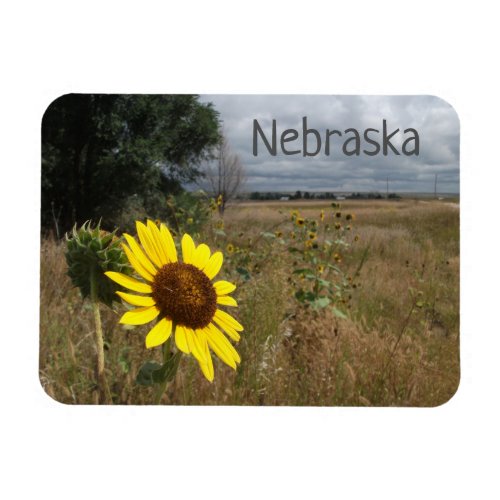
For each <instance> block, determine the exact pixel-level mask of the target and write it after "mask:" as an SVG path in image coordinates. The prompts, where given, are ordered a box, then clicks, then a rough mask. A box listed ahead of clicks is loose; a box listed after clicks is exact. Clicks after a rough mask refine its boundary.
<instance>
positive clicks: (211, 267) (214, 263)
mask: <svg viewBox="0 0 500 500" xmlns="http://www.w3.org/2000/svg"><path fill="white" fill-rule="evenodd" d="M223 260H224V257H223V255H222V252H215V253H214V254H213V255H212V257H210V259H209V261H208V263H207V265H206V266H205V268H204V269H203V271H204V273H205V274H206V275H207V276H208V278H209V279H212V278H214V276H216V275H217V273H218V272H219V271H220V268H221V267H222V261H223Z"/></svg>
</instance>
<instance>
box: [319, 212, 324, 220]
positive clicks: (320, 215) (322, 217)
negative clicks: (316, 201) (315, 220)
mask: <svg viewBox="0 0 500 500" xmlns="http://www.w3.org/2000/svg"><path fill="white" fill-rule="evenodd" d="M319 220H320V221H321V222H323V221H324V220H325V211H324V210H321V212H320V213H319Z"/></svg>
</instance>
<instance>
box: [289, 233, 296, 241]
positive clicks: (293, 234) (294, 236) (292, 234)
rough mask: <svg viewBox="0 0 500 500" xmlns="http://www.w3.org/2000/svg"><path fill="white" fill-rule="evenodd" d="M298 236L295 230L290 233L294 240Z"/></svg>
mask: <svg viewBox="0 0 500 500" xmlns="http://www.w3.org/2000/svg"><path fill="white" fill-rule="evenodd" d="M296 237H297V235H296V234H295V232H294V231H292V232H291V233H290V238H292V240H294V239H295V238H296Z"/></svg>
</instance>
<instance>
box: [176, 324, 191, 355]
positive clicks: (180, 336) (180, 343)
mask: <svg viewBox="0 0 500 500" xmlns="http://www.w3.org/2000/svg"><path fill="white" fill-rule="evenodd" d="M175 345H176V346H177V347H178V349H179V351H182V352H183V353H185V354H189V352H190V351H189V345H188V343H187V338H186V330H185V328H184V327H183V326H179V325H177V327H176V328H175Z"/></svg>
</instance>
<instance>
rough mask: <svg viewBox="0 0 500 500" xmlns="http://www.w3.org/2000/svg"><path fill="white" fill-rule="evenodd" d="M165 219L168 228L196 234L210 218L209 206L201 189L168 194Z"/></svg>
mask: <svg viewBox="0 0 500 500" xmlns="http://www.w3.org/2000/svg"><path fill="white" fill-rule="evenodd" d="M166 208H167V210H166V212H165V219H166V221H167V223H168V226H169V228H170V229H173V230H174V232H175V233H177V234H179V235H182V234H184V233H189V234H190V235H192V236H198V235H199V234H200V232H201V230H202V228H203V226H205V224H206V223H207V222H208V220H209V218H210V207H209V204H208V201H207V198H206V195H205V193H204V192H203V191H198V192H196V193H188V192H183V193H179V194H177V195H175V196H169V197H168V199H167V202H166Z"/></svg>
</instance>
